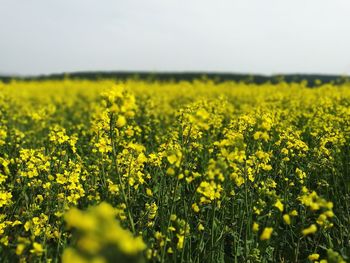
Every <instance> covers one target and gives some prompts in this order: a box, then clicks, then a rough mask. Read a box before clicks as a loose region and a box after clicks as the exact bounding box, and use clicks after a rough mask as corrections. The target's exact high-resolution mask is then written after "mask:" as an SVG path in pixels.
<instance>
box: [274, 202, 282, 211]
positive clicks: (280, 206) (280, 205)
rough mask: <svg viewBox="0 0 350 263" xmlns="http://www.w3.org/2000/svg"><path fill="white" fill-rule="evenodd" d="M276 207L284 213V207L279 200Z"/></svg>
mask: <svg viewBox="0 0 350 263" xmlns="http://www.w3.org/2000/svg"><path fill="white" fill-rule="evenodd" d="M274 206H275V207H277V209H278V210H280V211H281V212H283V209H284V206H283V204H282V202H281V201H280V200H277V201H276V203H275V205H274Z"/></svg>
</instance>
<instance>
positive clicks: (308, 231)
mask: <svg viewBox="0 0 350 263" xmlns="http://www.w3.org/2000/svg"><path fill="white" fill-rule="evenodd" d="M316 231H317V226H316V225H315V224H312V225H311V226H309V227H308V228H305V229H304V230H303V231H302V234H303V235H304V236H306V235H309V234H314V233H316Z"/></svg>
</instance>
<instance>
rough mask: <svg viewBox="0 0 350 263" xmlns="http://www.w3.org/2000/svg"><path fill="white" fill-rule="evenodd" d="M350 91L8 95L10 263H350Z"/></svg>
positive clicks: (0, 203)
mask: <svg viewBox="0 0 350 263" xmlns="http://www.w3.org/2000/svg"><path fill="white" fill-rule="evenodd" d="M349 258H350V84H343V85H340V86H333V85H331V84H324V85H320V86H319V87H317V88H307V87H306V84H305V83H294V84H287V83H284V82H281V83H279V84H273V85H272V84H263V85H255V84H243V83H233V82H232V83H230V82H224V83H219V84H217V83H214V82H211V81H209V80H207V81H194V82H192V83H190V82H179V83H157V82H154V83H148V82H144V81H137V80H129V81H126V82H120V83H119V82H117V83H116V82H115V81H107V80H104V81H102V80H101V81H95V82H92V81H82V80H81V81H73V80H62V81H43V82H34V81H31V82H22V81H13V82H11V83H8V84H2V83H0V262H63V263H70V262H72V263H73V262H78V263H79V262H94V263H104V262H106V263H107V262H129V263H131V262H322V263H326V262H332V263H333V262H337V263H340V262H347V261H349Z"/></svg>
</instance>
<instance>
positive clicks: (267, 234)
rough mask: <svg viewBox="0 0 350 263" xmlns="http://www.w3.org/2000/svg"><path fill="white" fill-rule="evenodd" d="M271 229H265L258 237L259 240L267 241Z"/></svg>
mask: <svg viewBox="0 0 350 263" xmlns="http://www.w3.org/2000/svg"><path fill="white" fill-rule="evenodd" d="M272 231H273V228H272V227H265V228H264V230H263V232H262V234H261V236H260V240H268V239H270V238H271V234H272Z"/></svg>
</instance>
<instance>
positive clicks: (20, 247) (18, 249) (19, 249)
mask: <svg viewBox="0 0 350 263" xmlns="http://www.w3.org/2000/svg"><path fill="white" fill-rule="evenodd" d="M25 248H26V246H25V245H24V244H18V245H17V247H16V255H22V253H23V251H24V249H25Z"/></svg>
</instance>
